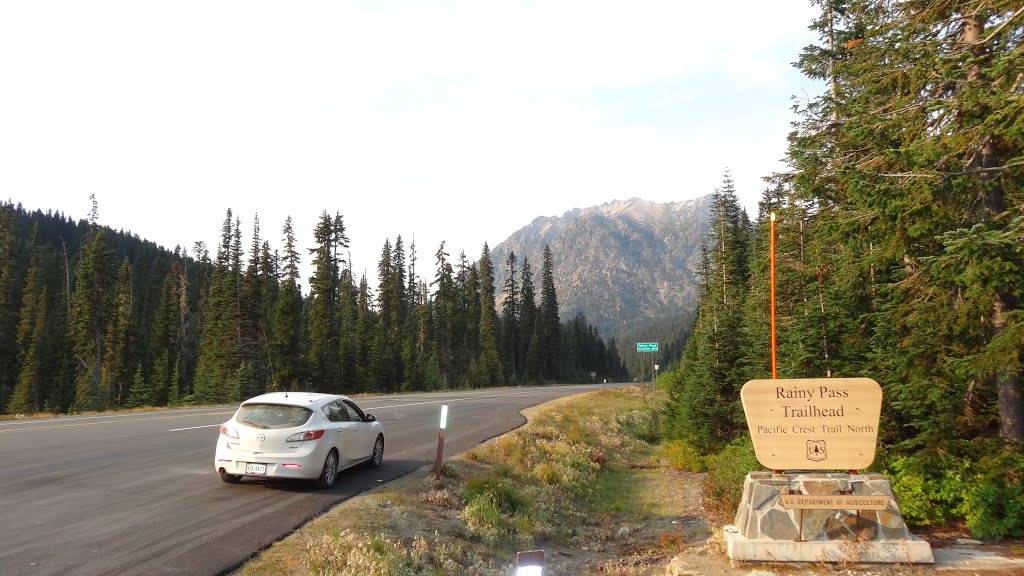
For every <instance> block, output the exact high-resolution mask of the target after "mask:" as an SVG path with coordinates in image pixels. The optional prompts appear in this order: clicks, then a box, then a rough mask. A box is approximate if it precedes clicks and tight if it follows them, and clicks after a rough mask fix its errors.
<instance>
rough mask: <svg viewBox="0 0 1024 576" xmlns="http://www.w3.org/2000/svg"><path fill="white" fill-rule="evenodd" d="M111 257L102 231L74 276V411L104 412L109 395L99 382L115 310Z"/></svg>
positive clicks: (97, 232)
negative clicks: (75, 370) (76, 364)
mask: <svg viewBox="0 0 1024 576" xmlns="http://www.w3.org/2000/svg"><path fill="white" fill-rule="evenodd" d="M112 278H114V254H113V252H111V251H110V249H108V248H107V243H106V234H105V232H104V231H103V230H102V229H96V230H94V231H92V232H90V233H89V238H88V239H87V240H86V242H85V246H84V248H83V250H82V256H81V259H80V260H79V262H78V267H77V269H76V272H75V292H74V296H73V298H72V303H71V335H72V336H71V338H72V347H73V352H74V355H75V359H76V361H77V362H78V371H77V376H76V378H75V402H74V406H73V409H74V410H76V411H84V410H105V409H106V408H107V403H108V401H109V396H108V391H107V390H106V389H105V388H104V387H103V381H102V378H101V374H102V365H103V358H104V349H103V343H104V338H103V337H104V335H105V333H106V330H107V325H108V324H109V322H110V319H111V316H112V314H113V310H114V286H113V282H112V281H111V279H112Z"/></svg>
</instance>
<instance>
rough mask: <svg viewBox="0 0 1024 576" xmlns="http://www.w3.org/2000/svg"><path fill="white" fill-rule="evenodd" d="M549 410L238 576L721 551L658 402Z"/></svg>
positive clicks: (621, 400)
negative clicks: (665, 437)
mask: <svg viewBox="0 0 1024 576" xmlns="http://www.w3.org/2000/svg"><path fill="white" fill-rule="evenodd" d="M546 406H553V407H551V408H548V409H545V410H544V411H543V412H539V413H537V414H534V415H533V416H532V417H531V421H530V423H529V424H528V425H526V426H524V427H523V428H521V429H519V430H516V431H514V432H511V433H509V434H506V435H503V436H501V437H498V438H495V439H493V440H491V441H489V442H487V443H485V444H483V445H481V446H480V447H478V448H476V449H474V450H472V451H469V452H466V453H464V454H462V455H460V456H459V457H456V458H452V459H449V460H447V461H445V462H444V464H443V467H442V472H443V473H442V476H441V478H440V480H435V478H434V475H433V473H432V470H433V468H432V467H431V466H425V467H424V469H423V470H421V471H420V472H417V473H414V474H412V475H410V476H408V477H406V478H403V479H400V480H398V481H396V482H392V483H389V484H388V485H387V486H385V487H382V488H381V489H379V490H374V491H371V492H369V493H367V494H364V495H362V496H359V497H356V498H353V499H351V500H350V501H348V502H346V503H344V504H343V505H341V506H339V507H338V508H336V509H334V510H332V511H331V512H329V513H327V514H325V515H323V516H322V517H320V518H318V519H316V520H314V521H312V522H310V523H309V524H307V525H306V526H305V527H303V528H302V529H301V530H300V531H298V532H296V533H295V534H293V535H292V536H290V537H288V538H286V539H284V540H282V541H281V542H278V543H276V544H274V545H273V546H271V547H270V548H268V549H267V550H265V551H264V552H262V553H261V554H260V555H259V556H258V557H257V558H255V559H254V560H252V561H251V562H249V563H247V564H246V565H245V566H244V567H242V568H241V569H240V570H239V571H238V572H237V573H236V574H238V575H241V576H270V575H280V574H319V575H327V574H361V575H394V574H424V575H434V574H436V575H450V574H475V575H488V574H495V575H498V574H501V575H505V574H509V573H510V572H511V567H512V565H513V564H514V561H515V553H516V552H517V551H525V550H533V549H544V550H545V551H546V552H547V554H546V558H545V566H546V572H545V573H551V574H584V573H601V574H618V575H623V576H629V575H640V574H649V573H651V571H652V570H653V569H655V568H656V567H658V566H660V565H661V564H664V563H665V562H667V561H668V560H669V559H670V558H671V556H672V555H673V554H675V553H676V552H678V551H680V550H682V549H683V548H687V547H697V548H701V549H702V548H703V547H704V546H705V545H706V543H707V542H709V538H710V536H711V534H712V531H711V530H710V529H709V528H708V526H707V525H706V524H704V523H703V521H702V520H701V519H700V518H699V514H697V513H696V512H697V511H699V508H700V500H701V498H700V492H699V489H700V486H701V484H702V481H701V480H702V476H703V475H702V474H696V473H685V472H679V471H677V470H675V469H673V468H671V466H669V465H668V461H669V459H670V456H669V455H666V454H665V453H663V451H662V448H661V446H660V445H659V444H658V440H659V438H660V424H659V423H660V412H659V409H658V408H657V405H656V404H654V403H653V402H651V401H650V400H649V399H647V400H646V401H645V399H643V398H642V397H641V395H640V393H639V391H638V390H636V389H634V388H626V389H609V390H604V391H599V392H594V393H590V394H584V395H579V396H574V397H571V398H568V399H564V400H562V401H558V402H556V403H553V404H549V405H546ZM666 473H667V474H669V476H668V477H666V476H665V474H666ZM673 521H674V522H673Z"/></svg>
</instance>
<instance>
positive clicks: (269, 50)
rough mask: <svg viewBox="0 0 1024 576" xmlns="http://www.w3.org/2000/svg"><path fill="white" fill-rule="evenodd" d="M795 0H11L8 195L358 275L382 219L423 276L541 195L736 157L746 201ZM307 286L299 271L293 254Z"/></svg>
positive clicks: (533, 209)
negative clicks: (339, 249)
mask: <svg viewBox="0 0 1024 576" xmlns="http://www.w3.org/2000/svg"><path fill="white" fill-rule="evenodd" d="M813 15H814V10H813V9H812V7H811V6H810V3H809V1H808V0H773V1H770V2H766V1H764V0H749V1H747V0H743V1H739V2H732V3H727V4H718V3H706V2H702V3H696V2H688V1H684V0H670V1H665V2H644V1H640V0H629V1H618V2H602V1H597V0H587V1H580V2H562V1H558V2H546V1H530V2H499V1H491V0H467V1H465V2H427V1H421V2H390V1H366V2H343V1H336V2H322V1H312V0H302V1H299V2H265V1H254V0H244V1H219V0H202V1H192V0H174V1H173V2H171V1H165V2H155V1H152V0H126V1H122V2H111V1H106V0H89V1H82V0H69V1H47V0H31V1H11V2H3V3H2V4H0V199H5V200H8V199H9V200H12V201H14V202H15V203H19V202H20V203H21V204H23V205H24V206H25V207H26V208H28V209H35V208H41V209H43V210H47V209H54V210H61V211H63V212H64V213H65V214H67V215H70V216H73V217H75V218H84V217H86V216H87V215H88V213H89V210H90V201H89V196H90V194H95V195H96V199H97V201H98V203H99V217H100V223H101V224H105V225H108V226H111V227H114V228H120V229H124V230H128V231H131V232H133V233H135V234H138V235H139V236H142V237H144V238H148V239H150V240H153V241H155V242H157V243H158V244H161V245H163V246H165V247H167V248H171V249H173V247H174V246H175V245H181V246H182V247H183V248H187V249H189V250H190V251H191V248H192V245H193V244H194V243H195V242H196V241H197V240H203V241H205V242H206V243H207V245H208V247H209V249H210V251H211V253H214V252H215V251H216V248H217V243H218V241H219V236H220V227H221V224H222V223H223V220H224V217H225V214H226V211H227V209H228V208H231V209H232V210H233V211H234V212H235V214H236V215H237V216H238V217H240V218H241V221H242V230H243V245H244V246H246V247H248V244H249V242H250V241H251V231H252V227H253V222H254V217H255V215H256V214H257V213H258V215H259V221H260V224H261V226H260V227H261V230H262V236H263V238H265V239H268V240H269V241H270V243H271V246H272V247H273V248H278V249H279V248H280V247H281V245H282V242H281V238H282V235H281V229H282V225H283V224H284V220H285V218H286V217H287V216H289V215H290V216H291V217H292V219H293V222H294V227H295V230H296V234H297V239H298V247H299V248H301V249H303V254H304V258H305V260H308V257H306V256H305V254H306V253H305V250H304V249H305V248H309V247H312V245H313V243H312V230H313V227H314V226H315V225H316V222H317V220H318V219H319V216H320V214H321V213H322V212H324V211H325V210H326V211H327V212H328V213H329V214H331V215H333V214H334V213H335V212H340V213H341V215H342V217H343V219H344V222H345V224H346V226H347V228H348V237H349V240H350V244H351V249H350V250H351V256H352V262H353V265H354V269H355V271H356V273H357V274H362V273H363V271H364V270H365V271H368V272H369V273H370V278H371V285H373V286H375V285H376V280H375V272H374V271H375V269H376V265H377V261H378V259H379V256H380V252H381V248H382V247H383V244H384V241H385V239H391V240H392V242H394V239H395V237H396V236H398V235H401V236H402V239H403V242H404V243H405V246H406V250H407V253H408V252H409V247H410V244H411V243H412V242H413V241H415V244H416V252H417V255H418V273H419V274H420V275H423V276H432V275H433V263H434V254H435V252H436V251H437V248H438V246H439V245H440V243H441V242H442V241H446V242H447V243H446V251H447V252H448V253H449V254H450V255H451V259H452V260H457V259H458V255H459V253H460V252H462V251H465V252H466V255H467V257H468V258H469V259H470V260H475V259H477V258H478V257H479V255H480V251H481V248H482V247H483V244H484V243H485V242H486V243H488V245H489V246H490V247H491V248H494V247H495V246H497V245H498V244H499V243H500V242H501V241H502V240H504V239H505V238H507V237H508V236H509V235H510V234H512V233H513V232H515V231H516V230H518V229H519V228H521V227H523V226H525V225H527V224H528V223H529V222H530V221H532V220H533V219H534V218H535V217H537V216H555V215H561V214H562V213H564V212H565V211H567V210H571V209H573V208H577V207H580V208H582V207H587V206H594V205H597V204H602V203H604V202H608V201H612V200H621V199H627V198H632V197H639V198H642V199H645V200H652V201H656V202H671V201H680V200H687V199H690V198H695V197H698V196H701V195H704V194H708V193H710V192H712V191H713V190H714V188H715V187H716V186H719V185H720V183H721V179H722V173H723V171H724V170H725V169H726V168H729V169H730V170H731V171H732V173H733V176H734V180H735V183H736V186H737V189H738V193H739V195H740V198H741V200H742V201H743V203H744V205H745V206H746V207H747V209H748V211H750V212H751V216H754V215H755V210H756V202H757V199H758V198H759V197H760V194H761V192H762V190H763V189H764V187H765V185H764V183H763V182H762V181H761V177H762V176H765V175H767V174H769V173H771V172H773V171H777V170H780V169H781V168H782V164H780V163H779V160H780V159H781V158H782V157H783V156H784V153H785V148H786V134H787V133H788V131H789V129H790V122H791V121H792V120H793V119H794V115H793V113H792V111H791V106H792V104H793V100H792V98H793V97H797V98H807V97H809V96H813V95H814V94H816V93H817V91H818V90H819V89H818V87H817V86H816V85H815V84H814V83H812V82H810V81H809V80H807V79H805V78H803V77H802V76H800V74H799V73H798V72H797V71H796V70H795V69H793V67H792V65H791V63H792V62H794V61H795V60H796V59H797V57H798V55H799V52H800V49H801V48H802V47H803V46H805V45H807V44H809V43H812V42H814V41H815V38H814V36H813V34H812V33H810V32H809V31H808V30H807V24H808V23H809V22H810V20H811V18H812V17H813ZM303 285H304V286H308V281H307V280H306V279H305V278H303Z"/></svg>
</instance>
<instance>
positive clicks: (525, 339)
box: [518, 257, 541, 382]
mask: <svg viewBox="0 0 1024 576" xmlns="http://www.w3.org/2000/svg"><path fill="white" fill-rule="evenodd" d="M536 334H537V300H536V297H535V291H534V288H533V270H532V269H531V268H530V259H529V258H525V257H524V258H523V273H522V289H521V290H520V303H519V349H520V360H519V367H518V372H519V373H520V374H522V375H523V378H524V381H526V382H540V381H541V357H540V346H537V345H536Z"/></svg>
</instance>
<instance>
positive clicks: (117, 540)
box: [0, 385, 600, 576]
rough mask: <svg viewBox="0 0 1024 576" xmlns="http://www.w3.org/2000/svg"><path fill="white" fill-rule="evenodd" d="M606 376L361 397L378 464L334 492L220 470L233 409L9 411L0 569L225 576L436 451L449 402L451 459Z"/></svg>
mask: <svg viewBox="0 0 1024 576" xmlns="http://www.w3.org/2000/svg"><path fill="white" fill-rule="evenodd" d="M599 387H600V385H598V386H556V387H540V388H507V389H497V390H495V389H491V390H478V391H460V392H444V393H424V394H403V395H395V396H371V397H360V398H357V399H356V400H357V403H358V404H359V405H360V407H362V408H363V409H364V410H365V411H368V412H372V413H373V414H374V415H376V416H377V418H378V419H379V420H380V421H381V422H383V424H384V430H385V439H386V445H385V449H384V462H383V464H382V465H381V467H380V468H377V469H375V470H369V469H365V468H358V469H353V470H350V471H346V472H343V473H342V474H341V475H340V476H339V479H338V483H337V484H336V485H335V486H334V488H333V489H331V490H327V491H321V490H317V489H315V488H314V487H313V486H312V484H310V483H305V482H283V481H274V480H269V479H267V480H257V481H254V480H251V479H247V480H245V481H243V482H242V483H241V484H235V485H231V484H224V483H223V482H221V481H220V479H219V478H218V477H217V474H216V473H215V472H214V469H213V451H214V445H215V443H216V441H217V436H218V426H219V425H220V423H221V422H223V421H225V420H227V419H228V418H229V417H230V416H231V414H232V413H233V412H234V410H235V408H236V407H235V406H222V407H215V408H192V409H181V410H160V411H152V412H135V413H117V414H113V413H112V414H101V415H95V416H62V417H58V418H49V419H40V420H5V421H0V518H2V521H0V574H3V575H4V576H22V575H30V576H48V575H62V576H64V575H83V576H93V575H101V574H103V575H106V574H138V575H143V574H144V575H147V576H155V575H165V574H166V575H186V574H187V575H190V576H203V575H215V574H222V573H224V572H226V571H228V570H231V569H233V568H235V567H237V566H238V565H239V564H240V563H242V562H244V561H245V560H246V559H247V558H249V557H250V556H251V555H252V554H253V553H255V552H256V551H258V550H260V549H261V548H263V547H265V546H267V545H269V544H270V543H272V542H274V541H275V540H277V539H279V538H281V537H283V536H285V535H287V534H288V533H289V532H291V531H292V530H294V529H295V528H297V527H299V526H301V525H302V524H304V523H305V522H306V521H308V520H309V519H311V518H313V517H314V516H316V515H317V514H319V513H321V512H323V511H324V510H326V509H328V508H330V507H331V506H333V505H334V504H336V503H338V502H340V501H342V500H345V499H346V498H349V497H351V496H353V495H355V494H358V493H360V492H363V491H365V490H367V489H369V488H372V487H373V486H377V485H379V484H380V483H382V482H387V481H389V480H393V479H395V478H398V477H399V476H402V475H404V474H407V473H409V472H411V471H413V470H415V469H417V468H419V467H421V466H423V465H424V464H426V463H427V462H428V461H431V460H432V459H433V455H434V452H435V451H436V449H437V436H438V426H439V417H440V410H441V409H440V406H441V404H448V428H447V430H446V433H445V456H450V455H454V454H457V453H460V452H463V451H465V450H467V449H469V448H471V447H473V446H475V445H477V444H478V443H480V442H482V441H484V440H487V439H488V438H493V437H494V436H497V435H499V434H503V433H505V432H507V431H509V430H511V429H514V428H516V427H518V426H520V425H522V424H523V423H524V422H525V419H524V418H523V417H522V415H521V414H520V413H519V410H521V409H523V408H526V407H529V406H534V405H537V404H541V403H543V402H547V401H549V400H552V399H555V398H559V397H562V396H569V395H572V394H577V393H580V392H585V391H590V390H593V389H595V388H599Z"/></svg>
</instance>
